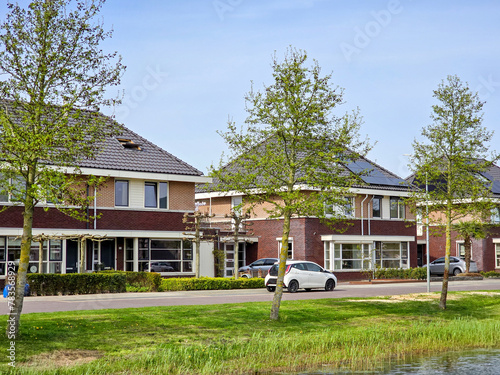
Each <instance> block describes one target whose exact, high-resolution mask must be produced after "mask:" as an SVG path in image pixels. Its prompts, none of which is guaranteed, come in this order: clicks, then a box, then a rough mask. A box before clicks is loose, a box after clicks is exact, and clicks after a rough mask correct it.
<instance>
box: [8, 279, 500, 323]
mask: <svg viewBox="0 0 500 375" xmlns="http://www.w3.org/2000/svg"><path fill="white" fill-rule="evenodd" d="M440 290H441V283H440V282H432V283H431V291H432V292H439V291H440ZM449 290H450V291H462V290H500V280H498V279H497V280H494V279H487V280H481V281H452V282H450V283H449ZM425 292H427V284H426V283H425V282H413V283H395V284H392V283H391V284H363V285H351V284H348V283H339V285H338V286H337V287H336V288H335V290H334V291H332V292H326V291H312V292H305V291H299V292H298V293H295V294H291V293H287V292H286V291H285V292H284V293H283V301H291V300H302V299H320V298H344V297H375V296H388V295H398V294H409V293H425ZM273 295H274V293H269V292H268V291H267V290H266V289H241V290H203V291H189V292H161V293H118V294H91V295H78V296H47V297H26V298H25V299H24V306H23V313H33V312H53V311H72V310H99V309H120V308H130V307H132V308H133V307H148V306H176V305H210V304H222V303H243V302H259V301H260V302H265V301H268V302H270V301H272V299H273ZM7 312H8V310H7V301H6V300H5V299H3V300H2V301H1V302H0V315H4V314H7Z"/></svg>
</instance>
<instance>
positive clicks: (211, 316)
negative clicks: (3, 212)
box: [0, 292, 500, 375]
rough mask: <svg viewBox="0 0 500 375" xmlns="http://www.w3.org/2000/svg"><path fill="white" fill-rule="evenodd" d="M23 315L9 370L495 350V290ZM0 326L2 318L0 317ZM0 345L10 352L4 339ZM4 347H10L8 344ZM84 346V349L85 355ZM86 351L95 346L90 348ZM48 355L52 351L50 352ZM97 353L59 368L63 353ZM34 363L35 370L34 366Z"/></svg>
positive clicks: (312, 362)
mask: <svg viewBox="0 0 500 375" xmlns="http://www.w3.org/2000/svg"><path fill="white" fill-rule="evenodd" d="M269 311H270V303H260V302H259V303H245V304H239V305H238V304H227V305H209V306H174V307H154V308H140V309H120V310H98V311H77V312H60V313H37V314H25V315H23V317H22V327H21V337H20V338H18V340H17V342H16V361H17V367H16V369H15V370H12V369H10V368H9V367H8V366H7V365H6V363H7V358H6V355H3V356H2V357H1V358H0V361H1V365H0V366H1V367H0V373H12V374H14V373H15V374H54V373H57V374H78V375H80V374H233V373H234V374H241V373H252V374H258V373H265V372H271V371H273V370H274V371H278V370H279V371H281V370H288V371H291V370H297V369H300V368H303V367H309V368H315V367H319V366H321V365H322V364H328V365H330V366H331V367H335V366H348V367H353V368H360V369H364V368H370V367H373V366H377V365H378V364H380V363H381V362H382V361H384V360H386V359H388V358H392V359H397V358H404V357H405V356H409V355H413V354H425V353H436V352H438V351H443V350H462V349H470V348H478V347H494V348H500V338H499V337H498V334H497V333H498V332H499V331H500V293H492V294H484V295H483V294H478V293H465V292H457V293H450V294H449V300H448V309H447V310H445V311H442V310H440V309H439V308H438V305H437V301H436V300H435V299H432V300H431V299H427V300H422V301H421V300H416V301H411V300H410V301H407V300H405V301H396V302H395V301H394V300H389V299H388V298H380V299H363V300H356V299H349V300H348V299H323V300H312V301H285V302H283V303H282V307H281V314H280V316H281V320H280V321H278V322H274V321H270V320H269V319H268V317H269ZM0 319H1V321H0V322H1V324H0V328H1V329H3V330H4V331H5V324H6V323H5V321H6V317H5V316H3V317H1V318H0ZM0 348H2V349H3V348H5V349H7V348H8V343H7V341H6V339H5V338H2V339H1V340H0ZM5 351H7V350H5ZM83 351H89V352H83ZM90 351H91V352H90ZM50 353H53V355H52V357H50ZM88 353H94V354H96V357H100V358H97V359H95V360H93V361H91V362H89V363H84V364H77V365H72V366H71V367H70V366H60V365H59V364H60V359H61V358H63V357H64V356H69V358H70V360H72V359H71V358H73V357H71V356H76V357H79V356H80V357H85V356H87V355H88ZM30 365H31V366H30Z"/></svg>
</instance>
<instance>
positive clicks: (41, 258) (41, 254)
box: [38, 240, 49, 274]
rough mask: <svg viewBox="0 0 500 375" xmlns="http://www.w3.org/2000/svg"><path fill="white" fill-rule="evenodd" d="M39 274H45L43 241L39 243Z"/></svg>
mask: <svg viewBox="0 0 500 375" xmlns="http://www.w3.org/2000/svg"><path fill="white" fill-rule="evenodd" d="M48 255H49V254H47V256H48ZM38 273H39V274H42V273H43V240H41V241H40V242H39V243H38Z"/></svg>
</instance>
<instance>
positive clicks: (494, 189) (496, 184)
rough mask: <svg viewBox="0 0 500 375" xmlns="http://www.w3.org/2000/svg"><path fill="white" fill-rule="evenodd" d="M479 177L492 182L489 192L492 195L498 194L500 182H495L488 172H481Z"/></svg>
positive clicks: (499, 192)
mask: <svg viewBox="0 0 500 375" xmlns="http://www.w3.org/2000/svg"><path fill="white" fill-rule="evenodd" d="M481 175H482V176H483V177H485V178H487V179H488V180H489V181H490V182H492V184H491V192H492V193H494V194H500V181H498V180H495V178H494V177H493V176H492V175H491V174H489V173H488V172H481Z"/></svg>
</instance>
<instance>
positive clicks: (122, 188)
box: [115, 180, 128, 207]
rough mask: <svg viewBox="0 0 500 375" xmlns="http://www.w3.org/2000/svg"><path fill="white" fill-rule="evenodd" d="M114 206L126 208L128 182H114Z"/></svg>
mask: <svg viewBox="0 0 500 375" xmlns="http://www.w3.org/2000/svg"><path fill="white" fill-rule="evenodd" d="M115 206H119V207H128V181H121V180H117V181H115Z"/></svg>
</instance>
